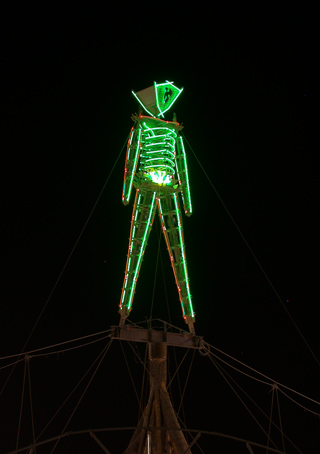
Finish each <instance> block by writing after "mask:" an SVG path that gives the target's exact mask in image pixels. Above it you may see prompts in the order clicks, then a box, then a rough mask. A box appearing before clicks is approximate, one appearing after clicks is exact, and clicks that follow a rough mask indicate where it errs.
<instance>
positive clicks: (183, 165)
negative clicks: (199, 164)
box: [176, 135, 192, 216]
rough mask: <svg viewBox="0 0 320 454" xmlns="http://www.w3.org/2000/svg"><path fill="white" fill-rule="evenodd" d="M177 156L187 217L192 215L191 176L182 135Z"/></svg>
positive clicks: (178, 141) (178, 138) (177, 142)
mask: <svg viewBox="0 0 320 454" xmlns="http://www.w3.org/2000/svg"><path fill="white" fill-rule="evenodd" d="M176 146H177V154H176V163H177V171H178V178H179V183H180V185H181V187H182V192H181V195H182V202H183V207H184V211H185V213H186V215H187V216H191V214H192V203H191V195H190V185H189V175H188V166H187V156H186V152H185V148H184V144H183V139H182V136H181V135H178V137H177V141H176Z"/></svg>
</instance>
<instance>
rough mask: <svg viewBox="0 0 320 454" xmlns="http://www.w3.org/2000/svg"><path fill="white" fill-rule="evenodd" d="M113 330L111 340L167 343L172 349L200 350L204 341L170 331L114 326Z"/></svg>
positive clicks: (187, 334)
mask: <svg viewBox="0 0 320 454" xmlns="http://www.w3.org/2000/svg"><path fill="white" fill-rule="evenodd" d="M111 328H112V330H113V332H112V334H111V339H118V340H125V341H132V342H144V343H166V344H167V345H169V346H172V347H184V348H196V349H200V348H201V344H202V339H203V338H202V337H199V336H194V335H192V334H189V333H172V332H170V331H159V330H154V329H143V328H135V327H132V326H130V325H124V326H112V327H111Z"/></svg>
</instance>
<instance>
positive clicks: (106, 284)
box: [0, 4, 320, 453]
mask: <svg viewBox="0 0 320 454" xmlns="http://www.w3.org/2000/svg"><path fill="white" fill-rule="evenodd" d="M128 8H129V7H128V6H126V5H125V4H123V5H116V6H115V5H114V6H113V7H112V8H111V7H110V9H108V8H105V9H101V10H98V9H97V10H95V9H94V8H93V7H92V8H90V9H89V8H88V9H83V10H81V11H80V10H79V8H78V7H77V8H75V9H74V10H69V9H68V10H64V9H61V10H59V11H58V10H57V9H54V8H53V7H50V6H48V5H46V6H45V7H43V8H42V9H36V8H34V9H32V10H31V9H30V7H26V8H25V9H24V10H22V9H21V7H20V6H18V5H17V4H14V5H13V6H12V8H11V9H10V11H9V10H6V11H3V14H2V21H3V27H2V33H3V38H2V52H1V67H2V70H1V77H2V82H1V98H2V101H1V109H2V111H3V118H4V121H3V122H2V134H1V142H2V146H1V154H2V166H1V173H2V178H1V186H2V188H1V212H2V221H1V280H2V286H1V356H7V355H12V354H15V353H19V352H20V351H21V350H22V348H23V345H24V344H25V342H26V339H27V338H28V336H29V334H30V332H31V330H32V328H33V327H34V324H35V322H36V320H37V319H38V317H39V314H40V313H41V311H42V309H43V307H44V305H45V303H46V301H47V300H48V297H49V295H50V292H51V291H52V289H53V287H54V285H55V283H56V281H57V279H58V277H59V275H60V273H61V270H62V269H63V267H64V265H65V263H66V261H67V259H68V257H69V255H70V253H71V251H72V248H73V246H74V244H75V242H76V240H77V238H78V237H79V235H80V232H81V230H82V228H83V226H84V225H85V223H86V220H87V219H88V216H89V214H90V213H91V211H92V209H93V207H94V204H95V203H96V201H97V198H98V196H99V194H100V192H101V190H102V188H103V186H104V184H105V182H106V179H107V178H108V177H110V178H109V180H108V183H107V185H106V187H105V189H104V191H103V192H102V195H101V197H100V199H99V201H98V203H97V205H96V207H95V209H94V211H93V213H92V216H91V217H90V220H89V222H88V224H87V226H86V228H85V230H84V232H83V234H82V235H81V238H80V240H79V242H78V245H77V247H76V249H75V251H74V253H73V254H72V256H71V258H70V260H69V262H68V265H67V266H66V268H65V271H64V273H63V274H62V276H61V279H60V280H59V283H58V285H57V287H56V288H55V291H54V292H53V294H52V297H51V298H50V300H49V301H48V304H47V305H46V308H45V310H44V312H43V314H42V316H41V318H40V320H39V322H38V324H37V326H36V328H35V330H34V333H33V335H32V337H31V339H30V341H29V343H28V346H27V349H26V350H31V349H34V348H39V347H43V346H46V345H51V344H55V343H58V342H63V341H66V340H69V339H73V338H77V337H82V336H85V335H88V334H92V333H95V332H99V331H103V330H106V329H108V328H109V327H110V326H111V325H115V324H117V323H118V320H119V315H118V313H117V305H118V303H119V298H120V292H121V286H122V279H123V272H124V267H125V260H126V252H127V242H128V236H129V225H130V217H131V209H132V208H131V207H124V206H123V205H122V204H121V189H122V178H123V165H124V158H125V152H124V151H123V152H122V155H121V157H120V159H119V161H118V163H117V165H116V166H115V168H114V170H113V171H112V168H113V166H114V164H115V162H116V159H117V157H118V155H119V153H120V151H121V149H122V147H123V145H124V143H125V141H126V138H127V136H128V133H129V131H130V128H131V126H132V122H131V120H130V116H131V114H132V113H134V112H135V111H137V104H136V101H135V99H134V98H133V96H132V95H131V93H130V92H131V90H135V91H138V90H140V89H143V88H146V87H148V86H150V85H152V83H153V81H154V80H156V81H157V82H162V81H164V80H166V79H168V80H173V81H174V82H175V84H176V85H177V86H178V87H182V86H183V87H184V92H183V94H182V95H181V97H180V98H179V100H178V101H177V103H176V106H175V109H176V113H177V117H178V121H180V122H183V125H184V134H185V137H186V139H187V140H188V142H189V143H190V145H191V147H192V149H193V151H194V153H195V155H196V157H195V156H194V154H193V153H192V151H191V150H190V148H189V147H186V150H187V153H188V162H189V167H190V182H191V190H192V198H193V207H194V214H193V216H192V217H190V218H184V229H185V241H186V253H187V260H188V269H189V277H190V285H191V291H192V295H193V301H194V307H195V311H196V319H197V322H196V332H197V334H198V335H200V336H204V338H205V340H206V341H207V342H209V343H210V344H212V345H214V346H216V347H218V348H220V349H222V350H223V351H225V352H227V353H228V354H230V355H232V356H233V357H235V358H237V359H239V360H241V361H243V362H245V363H246V364H249V365H250V366H251V367H253V368H254V369H257V370H259V371H261V372H263V373H264V374H266V375H268V376H270V377H272V378H273V379H274V380H276V381H278V382H280V383H283V384H285V385H287V386H289V387H291V388H294V389H296V390H297V391H299V392H301V393H302V394H306V395H308V396H310V397H311V398H313V399H316V400H319V386H318V383H319V363H317V361H316V360H315V358H314V357H313V355H312V353H311V352H310V350H309V348H308V347H307V346H306V344H305V342H304V341H303V339H302V337H301V335H300V334H299V332H298V330H297V329H296V328H295V326H294V324H293V323H292V321H291V320H290V318H289V316H288V315H287V313H286V311H285V309H284V306H285V308H286V309H287V310H288V311H289V313H290V314H291V316H292V318H293V319H294V321H295V323H296V324H297V326H298V328H299V330H300V331H301V333H302V334H303V336H304V338H305V339H306V341H307V343H308V345H309V347H310V349H311V350H312V351H313V353H314V355H315V356H317V357H318V358H319V328H318V327H319V316H318V312H319V309H318V307H319V290H318V287H319V286H318V274H319V266H318V261H319V252H320V251H319V234H318V231H319V222H318V217H319V186H318V184H317V183H318V181H317V180H318V174H319V166H318V150H319V146H318V132H317V126H318V122H316V116H317V112H318V102H319V96H318V79H319V77H318V76H319V74H318V69H317V66H318V65H317V51H316V48H317V47H316V42H317V41H318V38H319V36H318V33H317V32H316V30H317V27H316V24H315V20H314V19H313V13H314V12H313V11H312V10H307V9H306V8H305V7H304V8H303V9H301V10H300V9H299V8H297V9H296V10H295V11H292V9H291V10H290V11H289V12H288V11H282V12H280V11H279V10H277V11H272V10H268V9H265V10H263V8H262V9H261V11H259V12H258V11H252V10H248V11H246V10H245V9H243V10H241V11H239V12H235V11H233V17H231V16H230V14H229V13H230V12H228V11H225V12H222V13H221V12H219V13H218V12H216V13H213V12H212V10H211V8H209V7H208V8H202V7H201V6H197V8H192V9H189V10H188V9H185V7H184V6H182V5H176V6H173V5H169V4H165V5H160V4H159V5H158V7H157V8H156V9H155V10H154V9H152V8H151V7H150V5H143V4H141V5H139V6H137V5H132V8H129V9H128ZM126 10H127V12H125V11H126ZM248 15H250V17H251V18H252V19H250V20H249V19H248ZM170 115H171V114H170ZM167 118H168V119H171V118H169V116H168V117H167ZM198 160H199V161H200V163H201V164H202V166H203V167H204V169H205V171H206V173H207V175H208V177H209V178H210V180H211V183H212V184H213V186H214V188H215V190H216V191H215V190H214V189H213V187H212V185H211V184H210V182H209V181H208V179H207V177H206V175H205V173H204V172H203V170H202V169H201V167H200V166H199V163H198ZM217 194H218V195H219V196H218V195H217ZM219 197H220V198H221V200H222V202H223V203H221V200H220V199H219ZM230 215H231V216H232V219H233V221H234V222H233V221H232V219H231V218H230ZM235 224H236V225H235ZM236 226H237V227H236ZM239 231H240V232H241V234H242V236H243V237H244V239H245V241H244V240H243V238H242V236H241V234H239ZM158 233H159V226H158V221H156V222H155V223H154V228H153V232H152V235H151V237H150V241H149V245H148V248H147V251H146V254H145V259H144V262H143V266H142V269H141V274H140V278H139V282H138V286H137V292H136V296H135V301H134V306H133V311H132V313H131V315H130V319H131V320H133V321H134V322H137V321H140V320H145V319H146V317H149V316H150V309H151V301H152V299H153V311H152V315H153V317H159V318H161V319H164V320H168V321H169V320H170V321H171V322H172V323H173V324H174V325H177V326H179V327H181V328H184V327H185V325H184V324H183V321H182V319H181V313H180V305H179V301H178V296H177V291H176V288H175V284H174V279H173V275H172V271H171V268H170V263H169V260H168V257H167V253H166V249H165V244H164V241H163V239H161V240H160V255H159V261H158V267H157V266H156V264H157V251H158V244H159V236H158ZM246 242H247V244H248V245H249V246H250V248H251V250H252V251H253V254H254V256H253V254H252V253H251V252H250V249H249V248H248V246H247V244H246ZM255 258H256V259H255ZM258 262H259V264H260V266H261V267H262V269H263V270H264V273H265V274H266V275H267V276H268V279H269V281H270V282H268V280H267V279H266V277H265V275H264V273H263V272H262V271H261V268H260V266H259V264H258ZM156 268H157V269H158V272H157V273H156ZM162 270H163V271H162ZM155 279H156V280H155ZM154 282H155V284H154ZM270 283H271V285H270ZM154 285H155V286H154ZM276 293H277V294H278V295H279V297H280V299H281V301H282V303H281V302H280V301H279V298H278V297H277V294H276ZM153 294H154V298H153V296H152V295H153ZM168 307H169V308H170V311H169V313H168ZM102 347H103V345H102V343H101V342H100V343H98V344H93V345H92V346H90V347H87V348H83V349H80V350H75V351H71V352H66V353H64V354H63V355H53V356H48V357H46V358H43V357H41V358H37V359H36V358H34V359H32V358H31V361H30V373H31V378H30V380H31V385H32V404H33V405H32V406H33V412H34V424H35V432H36V436H37V434H38V433H40V432H41V430H42V428H43V427H44V426H45V424H46V423H47V422H48V421H49V419H50V418H51V416H52V415H53V414H54V412H55V411H56V409H57V408H58V407H59V405H60V404H61V403H62V402H63V400H64V399H65V397H66V396H67V395H68V394H69V393H70V392H71V390H72V389H73V387H74V386H75V384H76V383H77V381H78V380H79V379H80V378H81V377H82V375H83V374H84V372H85V370H87V368H88V367H89V365H90V364H91V363H92V362H93V360H94V359H95V358H96V356H97V355H98V353H99V352H100V351H101V349H102ZM123 348H124V350H125V351H126V355H127V360H128V362H129V366H130V370H131V374H132V376H133V379H134V380H135V383H136V386H137V388H138V390H140V386H141V383H140V382H141V378H142V373H143V369H142V367H141V365H139V364H138V362H137V361H136V358H135V356H134V355H133V352H132V350H131V349H130V347H129V346H127V345H123ZM135 348H136V349H137V351H139V352H140V354H141V357H142V358H143V356H144V352H143V347H141V346H135ZM182 354H184V352H183V353H181V352H177V355H178V359H179V356H182ZM189 355H190V358H191V356H192V355H191V353H190V354H189ZM190 363H191V362H190V359H189V363H188V364H190ZM6 364H8V360H7V361H3V362H1V364H0V366H2V365H6ZM169 364H170V368H171V369H170V370H171V372H170V373H171V374H173V371H174V369H175V367H176V366H175V363H174V354H173V352H172V353H170V358H169ZM192 364H193V366H192V369H191V373H190V378H189V382H188V386H187V389H186V394H185V398H184V411H185V414H184V415H181V416H184V417H185V423H186V425H187V426H188V427H189V428H190V429H203V430H211V431H216V432H221V433H225V434H229V435H234V436H237V437H241V438H244V439H249V440H253V441H257V442H259V443H266V442H267V439H266V436H265V435H264V434H263V433H262V431H261V430H260V429H259V428H258V426H257V425H256V424H255V423H254V421H253V419H252V418H251V416H250V415H249V413H248V412H247V411H246V410H245V408H244V407H243V406H242V405H241V403H240V402H239V400H238V399H237V397H236V396H235V395H234V394H233V392H232V390H230V388H229V387H228V385H227V384H226V383H225V381H224V380H223V379H222V378H221V376H220V375H219V374H218V372H217V370H216V368H215V367H214V365H213V364H212V363H211V362H210V360H209V358H208V357H205V358H203V357H201V356H200V355H199V354H196V355H195V359H194V362H193V363H192ZM188 367H189V366H188V365H186V366H185V370H184V369H183V368H182V369H181V376H182V378H181V380H182V382H183V383H184V381H185V379H186V377H187V375H188ZM23 370H24V364H23V362H21V363H19V364H18V366H17V367H16V369H15V371H14V373H13V374H12V377H11V379H10V381H9V383H8V385H7V386H6V389H5V391H4V392H3V395H2V396H1V401H0V406H1V407H0V408H1V411H0V417H1V435H0V437H1V442H0V443H1V445H3V449H1V452H9V451H11V450H14V448H15V445H16V439H17V430H18V421H19V412H20V402H21V391H22V383H23ZM9 371H10V369H8V368H5V369H2V370H0V372H1V383H2V384H3V383H5V381H6V379H7V376H8V373H9ZM229 373H231V375H232V376H233V377H234V379H235V380H236V381H237V382H238V383H239V384H240V385H241V386H243V387H244V389H246V392H248V393H249V394H250V395H251V396H252V398H253V399H254V400H256V401H257V403H259V405H260V406H261V407H262V408H263V409H264V411H265V412H266V413H267V414H269V413H270V407H271V391H270V387H266V386H264V385H262V384H259V383H257V382H254V381H252V380H250V379H249V378H244V377H243V376H240V375H239V374H237V373H236V372H235V371H233V372H232V370H231V369H229ZM175 386H177V385H175ZM181 386H183V384H182V385H181ZM83 389H84V387H83V388H82V390H83ZM81 392H82V391H78V394H77V395H76V396H74V398H73V399H74V400H73V401H72V402H71V403H69V404H68V405H69V407H68V406H67V407H66V408H64V410H63V411H62V413H61V414H60V415H59V417H58V418H56V420H55V422H54V423H53V424H52V425H51V426H50V428H49V429H48V430H47V432H46V434H45V435H44V436H43V437H42V439H45V438H46V436H47V438H50V437H51V436H55V435H58V434H59V433H60V432H61V430H62V428H63V426H64V424H65V422H66V421H67V419H68V417H69V415H70V414H71V412H72V409H73V408H74V406H75V404H76V402H77V399H78V398H79V397H80V395H81ZM139 392H140V391H139ZM25 393H26V396H25V404H24V407H23V414H22V425H21V434H20V442H19V447H22V446H25V445H28V444H29V443H31V442H32V431H31V422H30V399H29V397H28V387H26V391H25ZM178 396H179V392H178V389H175V388H173V390H172V399H173V402H174V404H175V407H178V405H179V397H178ZM292 396H293V395H292ZM294 398H296V396H294ZM298 400H299V402H300V403H301V405H303V406H307V407H308V408H311V409H312V410H313V411H315V412H317V413H319V407H317V406H316V405H313V404H312V403H311V402H308V401H306V400H303V399H300V398H299V399H298ZM280 409H281V419H282V424H283V430H284V432H285V433H286V434H287V435H288V437H289V438H291V439H292V441H293V442H294V443H296V444H297V446H298V447H299V448H300V450H301V451H302V452H304V453H305V452H315V450H316V448H317V447H318V446H319V436H318V434H319V417H318V416H315V415H312V414H310V413H309V412H307V411H305V410H304V409H303V408H301V407H298V406H296V405H294V404H293V403H292V402H290V401H289V400H287V399H286V398H285V397H284V396H283V395H281V394H280ZM138 411H139V408H138V403H137V399H136V396H135V394H134V389H133V386H132V384H131V380H130V375H129V374H128V371H127V366H126V362H125V360H124V358H123V353H122V351H121V348H120V345H119V344H118V343H115V342H114V343H113V344H112V345H111V348H110V350H109V352H108V353H107V355H106V358H105V361H104V362H103V363H102V365H101V368H100V369H99V371H98V372H97V374H96V376H95V378H94V380H93V382H92V384H91V386H90V388H89V390H88V392H87V393H86V395H85V397H84V399H83V401H82V402H81V404H80V405H79V408H78V409H77V411H76V413H75V416H74V418H73V419H72V421H71V423H70V425H69V426H68V429H67V430H80V429H88V428H97V427H101V428H102V427H118V426H122V427H124V426H134V425H136V424H137V418H138ZM180 414H181V413H180ZM275 419H276V420H277V417H276V415H275ZM263 421H264V422H263V425H264V428H265V430H267V429H268V422H267V420H263ZM277 422H278V421H277ZM99 437H100V438H101V439H103V441H104V443H105V445H106V447H107V448H108V449H109V450H110V451H111V452H112V453H113V452H123V451H124V449H125V447H126V446H127V444H128V441H129V439H130V434H128V433H115V434H112V435H108V434H107V435H103V434H101V435H99ZM274 439H275V441H276V442H277V444H278V446H279V448H280V447H281V438H280V436H279V435H276V434H275V435H274ZM199 444H200V446H201V447H202V450H203V451H204V452H242V451H240V449H243V452H248V450H247V449H246V448H245V446H243V445H242V446H240V445H238V444H233V443H231V442H230V441H229V442H228V441H224V442H223V441H221V440H220V439H219V440H217V438H205V437H204V436H202V437H201V439H200V440H199ZM286 445H287V446H288V445H289V444H288V442H286ZM52 446H53V445H52V443H51V444H49V445H45V447H42V448H38V450H39V452H50V450H51V449H52ZM196 449H197V448H196ZM214 449H216V451H214ZM219 449H220V451H219ZM38 450H37V452H38ZM56 452H102V451H101V449H100V448H99V447H98V445H97V444H95V443H94V441H93V440H92V439H91V438H90V437H89V435H84V436H78V437H70V438H68V439H65V440H63V441H61V442H60V443H59V445H58V448H57V451H56ZM195 452H197V451H195ZM198 452H201V451H198ZM288 452H297V451H295V450H294V448H292V447H288Z"/></svg>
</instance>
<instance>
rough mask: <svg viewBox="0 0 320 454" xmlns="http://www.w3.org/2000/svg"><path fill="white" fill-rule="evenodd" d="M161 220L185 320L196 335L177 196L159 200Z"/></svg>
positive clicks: (168, 196) (191, 331) (173, 195)
mask: <svg viewBox="0 0 320 454" xmlns="http://www.w3.org/2000/svg"><path fill="white" fill-rule="evenodd" d="M158 204H159V210H160V219H161V224H162V230H163V233H164V236H165V239H166V243H167V248H168V251H169V255H170V260H171V264H172V268H173V272H174V277H175V280H176V284H177V288H178V292H179V298H180V303H181V308H182V313H183V318H184V320H185V322H186V323H187V324H188V326H189V330H190V333H192V334H194V332H195V331H194V326H193V324H194V322H195V313H194V311H193V306H192V300H191V294H190V288H189V278H188V271H187V261H186V253H185V246H184V239H183V227H182V219H181V211H180V207H179V200H178V195H177V194H172V195H167V196H165V197H161V199H159V202H158Z"/></svg>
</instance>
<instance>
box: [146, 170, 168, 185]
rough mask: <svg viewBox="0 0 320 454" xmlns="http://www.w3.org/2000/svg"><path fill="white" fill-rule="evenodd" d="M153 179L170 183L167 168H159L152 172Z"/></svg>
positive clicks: (161, 182)
mask: <svg viewBox="0 0 320 454" xmlns="http://www.w3.org/2000/svg"><path fill="white" fill-rule="evenodd" d="M150 176H151V179H152V181H153V182H154V183H158V184H168V183H170V175H167V173H166V171H165V170H157V171H152V172H150Z"/></svg>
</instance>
